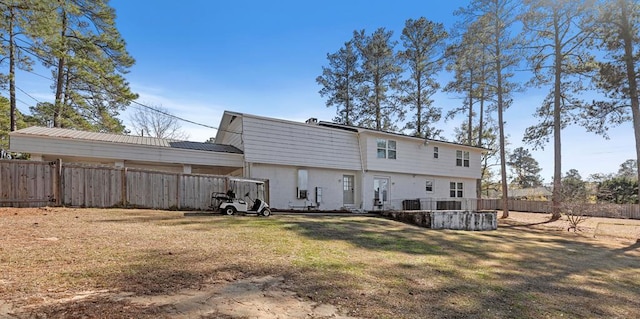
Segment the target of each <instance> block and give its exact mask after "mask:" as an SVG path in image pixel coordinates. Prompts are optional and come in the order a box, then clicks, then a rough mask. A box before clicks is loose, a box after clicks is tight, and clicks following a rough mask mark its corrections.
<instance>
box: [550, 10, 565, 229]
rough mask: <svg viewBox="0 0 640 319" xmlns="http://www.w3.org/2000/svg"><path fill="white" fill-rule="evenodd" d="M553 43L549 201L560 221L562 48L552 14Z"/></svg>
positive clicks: (555, 16) (555, 15)
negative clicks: (551, 173)
mask: <svg viewBox="0 0 640 319" xmlns="http://www.w3.org/2000/svg"><path fill="white" fill-rule="evenodd" d="M553 27H554V29H555V30H554V31H555V32H554V34H555V39H554V41H555V43H554V55H555V56H554V63H553V64H554V88H553V162H554V168H553V194H552V200H551V204H552V205H551V219H553V220H557V219H560V217H561V215H560V204H561V203H562V201H563V198H562V193H563V192H562V144H561V130H562V126H561V121H562V119H561V115H562V105H561V96H560V90H562V87H561V84H562V81H561V80H562V50H561V49H562V47H561V44H560V39H559V25H558V13H557V11H555V10H554V12H553Z"/></svg>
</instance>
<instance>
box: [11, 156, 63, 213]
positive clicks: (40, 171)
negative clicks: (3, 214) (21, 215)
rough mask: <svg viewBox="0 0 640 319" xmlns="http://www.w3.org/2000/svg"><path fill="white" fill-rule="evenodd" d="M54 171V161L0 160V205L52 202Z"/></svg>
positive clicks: (56, 168)
mask: <svg viewBox="0 0 640 319" xmlns="http://www.w3.org/2000/svg"><path fill="white" fill-rule="evenodd" d="M57 172H58V167H57V165H56V163H55V162H35V161H20V160H0V207H4V206H13V207H39V206H47V205H52V204H55V199H56V198H57V193H56V192H57V189H56V187H55V185H56V184H58V183H59V181H58V176H59V175H58V173H57Z"/></svg>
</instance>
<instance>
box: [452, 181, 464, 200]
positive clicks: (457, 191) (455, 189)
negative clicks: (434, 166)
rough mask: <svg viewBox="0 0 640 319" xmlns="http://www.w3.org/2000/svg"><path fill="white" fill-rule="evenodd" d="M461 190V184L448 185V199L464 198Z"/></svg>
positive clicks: (462, 186)
mask: <svg viewBox="0 0 640 319" xmlns="http://www.w3.org/2000/svg"><path fill="white" fill-rule="evenodd" d="M463 188H464V185H463V184H462V183H455V182H451V183H449V197H464V196H463V195H464V193H463V192H462V189H463Z"/></svg>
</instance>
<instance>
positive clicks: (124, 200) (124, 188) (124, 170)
mask: <svg viewBox="0 0 640 319" xmlns="http://www.w3.org/2000/svg"><path fill="white" fill-rule="evenodd" d="M121 172H122V178H121V183H122V187H121V190H122V193H121V196H122V207H127V206H129V203H128V202H127V168H126V167H124V168H122V171H121Z"/></svg>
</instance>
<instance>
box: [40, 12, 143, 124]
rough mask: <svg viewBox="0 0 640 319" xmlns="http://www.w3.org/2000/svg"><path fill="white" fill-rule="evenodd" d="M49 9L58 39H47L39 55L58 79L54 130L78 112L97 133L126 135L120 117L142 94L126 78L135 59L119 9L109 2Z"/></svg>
mask: <svg viewBox="0 0 640 319" xmlns="http://www.w3.org/2000/svg"><path fill="white" fill-rule="evenodd" d="M50 5H51V10H52V12H56V13H57V20H56V24H55V26H54V29H55V30H57V31H56V33H57V36H55V37H52V38H47V39H43V41H42V42H41V43H39V45H38V53H39V55H41V56H42V57H43V63H44V65H45V66H47V67H50V68H52V73H53V76H54V78H55V99H54V100H55V102H54V104H53V105H54V107H53V126H55V127H64V124H63V123H65V121H63V119H62V116H63V115H64V114H77V115H79V116H80V117H82V118H83V119H85V120H86V122H88V123H89V124H90V125H91V127H92V130H95V131H102V132H122V131H123V130H124V125H122V123H121V121H120V120H119V119H117V118H116V116H117V115H118V114H119V112H120V111H121V110H123V109H124V108H125V107H126V106H127V105H129V104H130V102H131V101H132V100H135V99H136V98H137V95H136V94H134V93H132V92H131V90H130V88H129V83H127V82H126V80H125V79H124V74H126V73H127V72H128V68H130V67H131V66H132V65H133V64H134V59H133V58H132V57H131V56H129V54H128V52H127V51H126V48H125V42H124V40H123V39H122V37H121V35H120V33H119V32H118V30H117V29H116V27H115V11H114V10H113V8H111V7H109V6H108V5H107V1H106V0H99V1H82V0H63V1H51V3H50ZM72 122H75V121H72Z"/></svg>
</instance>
